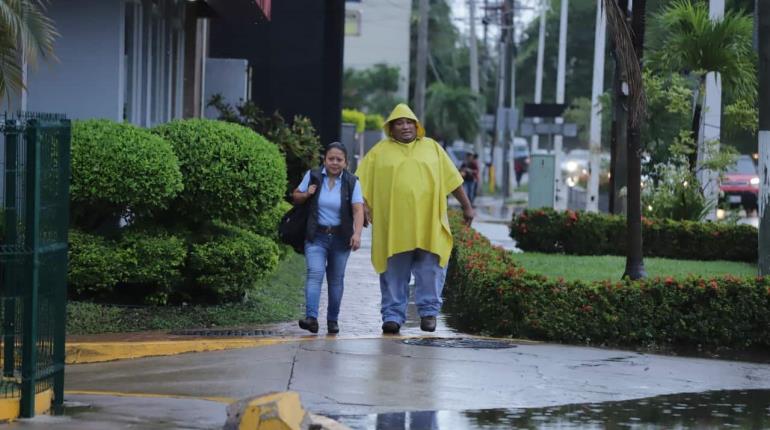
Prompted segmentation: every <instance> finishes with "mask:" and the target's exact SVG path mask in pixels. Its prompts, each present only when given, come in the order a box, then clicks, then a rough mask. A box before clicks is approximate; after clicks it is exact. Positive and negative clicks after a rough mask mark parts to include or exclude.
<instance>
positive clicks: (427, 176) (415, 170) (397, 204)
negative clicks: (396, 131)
mask: <svg viewBox="0 0 770 430" xmlns="http://www.w3.org/2000/svg"><path fill="white" fill-rule="evenodd" d="M399 118H409V119H413V120H415V121H417V138H416V139H415V140H414V141H412V142H410V143H400V142H398V141H396V140H394V139H393V138H392V137H390V126H389V124H390V122H391V121H393V120H396V119H399ZM383 129H384V130H385V134H386V135H387V137H386V138H385V139H383V140H381V141H380V142H378V143H377V144H376V145H375V146H374V147H373V148H372V149H371V150H370V151H369V152H368V153H367V154H366V156H364V159H363V160H361V164H360V165H359V166H358V169H357V171H356V175H358V178H359V180H360V181H361V191H362V193H363V196H364V199H365V200H366V202H367V204H368V205H369V208H370V209H371V215H372V230H373V231H372V264H373V265H374V269H375V270H376V271H377V273H383V272H384V271H385V269H386V268H387V261H388V257H390V256H392V255H394V254H398V253H401V252H406V251H412V250H414V249H418V248H419V249H422V250H425V251H429V252H432V253H434V254H437V255H438V256H439V264H440V265H441V266H442V267H445V266H446V265H447V263H449V254H450V253H451V251H452V234H451V232H450V230H449V220H448V218H447V195H448V194H450V193H451V192H452V191H454V190H455V189H457V187H459V186H461V185H462V183H463V178H462V176H460V172H458V171H457V168H456V167H455V165H454V164H453V163H452V160H451V159H450V158H449V156H448V155H447V153H446V151H444V149H443V148H442V147H441V145H439V144H438V143H437V142H436V141H434V140H433V139H430V138H426V137H425V129H423V127H422V125H421V124H420V122H419V121H418V120H417V117H416V116H415V114H414V113H413V112H412V110H411V109H409V107H408V106H407V105H405V104H399V105H398V106H396V108H395V109H393V112H392V113H391V114H390V116H389V117H388V119H387V121H386V122H385V125H384V126H383Z"/></svg>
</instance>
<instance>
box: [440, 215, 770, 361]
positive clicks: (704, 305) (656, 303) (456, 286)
mask: <svg viewBox="0 0 770 430" xmlns="http://www.w3.org/2000/svg"><path fill="white" fill-rule="evenodd" d="M530 212H531V211H530ZM542 212H543V213H542V214H541V213H539V212H536V213H535V214H534V216H532V215H533V214H531V213H526V212H525V213H524V214H522V215H523V216H525V217H526V218H525V219H524V221H525V222H529V221H533V220H538V219H541V220H542V219H545V218H549V217H552V216H555V215H554V213H553V212H552V211H551V212H550V213H549V211H548V210H543V211H542ZM522 215H519V216H518V217H517V220H520V219H521V217H522ZM588 215H589V214H580V215H578V222H577V223H576V224H575V226H577V225H579V224H580V223H582V222H584V221H585V220H586V218H589V220H590V217H589V216H588ZM567 216H568V215H567ZM564 220H565V218H561V219H559V221H562V222H563V221H564ZM450 222H451V225H452V231H453V234H454V248H453V252H452V258H451V261H450V265H449V271H448V275H447V286H446V288H445V292H446V299H447V300H446V308H447V310H448V311H449V312H450V313H451V314H452V315H453V316H455V317H458V320H459V321H460V322H461V323H463V324H464V326H465V327H464V328H466V329H468V330H471V331H476V332H481V333H486V334H493V335H504V336H512V337H526V338H532V339H542V340H549V341H560V342H568V343H580V344H593V345H620V346H648V345H689V346H696V345H701V346H704V347H715V348H716V347H732V348H742V347H748V346H760V347H770V279H769V278H766V277H757V278H738V277H735V276H725V277H719V278H713V279H704V278H701V277H697V276H689V277H686V278H683V279H678V278H677V279H675V278H672V277H665V278H652V279H646V280H643V281H630V280H627V279H626V280H623V281H617V282H615V281H613V282H610V281H600V282H592V283H587V282H581V281H564V280H563V279H548V278H546V277H544V276H542V275H535V274H531V273H528V272H527V271H526V270H525V269H524V268H522V267H520V266H518V265H517V264H516V263H515V261H514V259H513V258H512V256H511V254H510V253H509V252H507V251H505V250H503V249H501V248H500V247H495V246H492V245H491V244H490V242H489V241H488V240H487V239H486V238H484V237H483V236H481V235H479V234H478V233H477V232H476V231H475V230H474V229H472V228H466V227H463V226H462V218H461V217H460V216H459V214H452V216H451V217H450ZM557 224H559V223H557ZM561 225H563V224H561Z"/></svg>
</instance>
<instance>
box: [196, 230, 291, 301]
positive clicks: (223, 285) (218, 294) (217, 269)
mask: <svg viewBox="0 0 770 430" xmlns="http://www.w3.org/2000/svg"><path fill="white" fill-rule="evenodd" d="M218 226H219V227H220V228H221V229H222V230H223V234H221V235H218V236H214V237H212V238H211V239H210V240H209V241H207V242H204V243H199V244H194V245H193V246H192V250H191V251H190V258H189V266H188V268H189V271H190V275H191V276H192V277H193V280H194V282H195V291H193V292H191V293H192V297H202V298H204V299H207V300H208V301H212V302H220V303H221V302H238V301H242V300H243V299H244V297H245V296H246V294H247V293H248V291H249V290H251V289H252V288H254V284H255V282H256V281H258V280H259V279H261V278H263V277H265V276H266V275H269V274H270V273H272V272H273V270H275V268H276V267H277V265H278V255H279V250H278V245H276V243H275V242H273V241H272V240H270V239H268V238H266V237H263V236H260V235H258V234H256V233H253V232H250V231H248V230H245V229H242V228H238V227H234V226H229V225H225V224H218Z"/></svg>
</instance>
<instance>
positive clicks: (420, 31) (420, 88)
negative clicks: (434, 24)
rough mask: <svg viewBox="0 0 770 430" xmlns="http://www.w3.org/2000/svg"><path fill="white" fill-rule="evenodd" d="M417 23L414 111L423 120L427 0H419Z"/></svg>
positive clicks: (426, 51) (428, 6) (426, 49)
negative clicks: (418, 18)
mask: <svg viewBox="0 0 770 430" xmlns="http://www.w3.org/2000/svg"><path fill="white" fill-rule="evenodd" d="M419 1H420V5H419V17H420V21H419V23H418V24H417V76H416V77H415V83H414V113H415V114H416V115H417V118H418V119H420V121H425V85H426V78H427V74H428V69H427V67H428V16H429V12H430V3H429V0H419Z"/></svg>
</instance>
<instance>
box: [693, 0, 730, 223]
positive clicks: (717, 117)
mask: <svg viewBox="0 0 770 430" xmlns="http://www.w3.org/2000/svg"><path fill="white" fill-rule="evenodd" d="M724 15H725V2H724V0H709V18H711V20H712V21H721V20H722V18H723V17H724ZM721 121H722V77H721V76H719V73H717V72H708V73H707V74H706V85H705V92H704V97H703V110H702V112H701V122H700V125H699V127H700V130H699V133H698V156H697V165H698V167H700V166H702V164H703V162H705V161H707V160H708V159H710V158H711V157H712V156H714V155H716V154H717V153H719V141H720V138H721V136H720V134H721V133H720V131H721V130H720V128H721ZM712 143H716V144H713V145H712ZM698 170H699V173H698V180H699V181H700V183H701V187H702V189H703V196H704V197H705V198H706V201H707V202H713V205H714V210H712V211H710V212H709V214H708V216H707V219H709V220H712V221H713V220H715V219H716V202H717V201H718V199H719V184H718V183H717V182H718V181H719V177H718V175H717V173H716V172H713V171H711V170H703V169H698Z"/></svg>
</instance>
